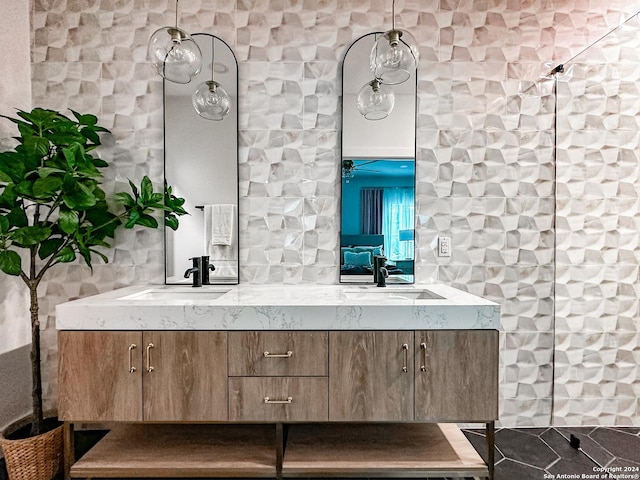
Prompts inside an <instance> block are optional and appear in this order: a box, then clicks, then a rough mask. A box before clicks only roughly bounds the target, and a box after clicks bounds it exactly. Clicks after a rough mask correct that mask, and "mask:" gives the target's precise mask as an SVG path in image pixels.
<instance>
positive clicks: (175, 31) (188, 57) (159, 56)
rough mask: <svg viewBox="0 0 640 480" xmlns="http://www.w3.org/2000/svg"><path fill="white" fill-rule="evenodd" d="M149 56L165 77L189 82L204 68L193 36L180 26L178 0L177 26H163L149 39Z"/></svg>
mask: <svg viewBox="0 0 640 480" xmlns="http://www.w3.org/2000/svg"><path fill="white" fill-rule="evenodd" d="M148 58H149V61H150V62H151V65H152V66H153V69H154V70H155V71H156V72H157V73H158V74H159V75H160V76H162V77H163V78H164V79H166V80H169V81H170V82H175V83H189V82H190V81H191V79H192V78H194V77H195V76H196V75H198V73H200V69H201V68H202V52H201V51H200V47H199V46H198V44H197V43H196V42H195V41H194V40H193V38H191V36H190V35H189V34H188V33H187V32H185V31H184V30H181V29H179V28H178V0H176V25H175V27H162V28H159V29H158V30H156V31H155V32H153V35H151V38H150V39H149V50H148Z"/></svg>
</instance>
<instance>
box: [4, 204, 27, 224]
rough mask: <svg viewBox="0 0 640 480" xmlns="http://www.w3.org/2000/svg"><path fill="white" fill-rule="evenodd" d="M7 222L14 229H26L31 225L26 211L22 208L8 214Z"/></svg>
mask: <svg viewBox="0 0 640 480" xmlns="http://www.w3.org/2000/svg"><path fill="white" fill-rule="evenodd" d="M7 220H9V223H10V224H11V226H13V227H26V226H27V225H29V220H28V219H27V215H26V214H25V213H24V210H22V208H20V206H15V207H13V208H12V209H11V210H10V211H9V213H8V214H7Z"/></svg>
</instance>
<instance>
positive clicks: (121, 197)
mask: <svg viewBox="0 0 640 480" xmlns="http://www.w3.org/2000/svg"><path fill="white" fill-rule="evenodd" d="M114 198H115V200H116V202H118V203H119V204H121V205H124V206H125V207H133V206H134V205H135V204H136V202H135V200H134V199H133V197H132V196H131V195H129V194H128V193H127V192H118V193H116V194H115V195H114Z"/></svg>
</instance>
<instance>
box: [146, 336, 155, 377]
mask: <svg viewBox="0 0 640 480" xmlns="http://www.w3.org/2000/svg"><path fill="white" fill-rule="evenodd" d="M153 347H155V345H154V344H153V343H150V344H149V345H147V372H149V373H151V372H153V370H154V368H153V366H152V365H151V349H152V348H153Z"/></svg>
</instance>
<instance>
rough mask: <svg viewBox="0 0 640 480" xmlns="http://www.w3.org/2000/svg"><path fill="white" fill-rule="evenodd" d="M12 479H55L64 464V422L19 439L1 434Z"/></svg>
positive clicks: (8, 470)
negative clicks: (10, 438)
mask: <svg viewBox="0 0 640 480" xmlns="http://www.w3.org/2000/svg"><path fill="white" fill-rule="evenodd" d="M0 446H1V447H2V451H3V452H4V458H5V461H6V463H7V472H8V473H9V480H51V479H52V478H53V477H55V476H56V475H57V474H59V473H61V472H62V470H63V468H64V453H63V452H64V450H63V448H64V447H63V435H62V425H61V426H59V427H56V428H55V429H53V430H51V431H49V432H46V433H42V434H40V435H36V436H35V437H29V438H24V439H19V440H9V439H7V438H5V437H4V436H3V435H0Z"/></svg>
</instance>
